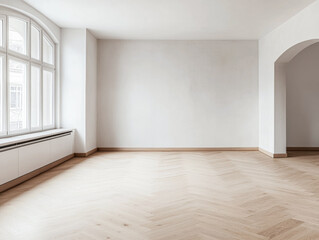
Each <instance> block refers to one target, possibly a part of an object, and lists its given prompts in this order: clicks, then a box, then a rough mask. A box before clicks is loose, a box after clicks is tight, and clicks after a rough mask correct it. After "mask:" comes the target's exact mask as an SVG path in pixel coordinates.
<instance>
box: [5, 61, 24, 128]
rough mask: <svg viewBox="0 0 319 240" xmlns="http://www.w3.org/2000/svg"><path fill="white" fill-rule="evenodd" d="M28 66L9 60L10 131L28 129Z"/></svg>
mask: <svg viewBox="0 0 319 240" xmlns="http://www.w3.org/2000/svg"><path fill="white" fill-rule="evenodd" d="M26 83H27V65H26V64H25V63H23V62H18V61H15V60H9V109H10V112H9V116H10V117H9V130H10V131H16V130H21V129H25V128H26V127H27V89H26V87H27V85H26Z"/></svg>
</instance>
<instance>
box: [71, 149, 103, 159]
mask: <svg viewBox="0 0 319 240" xmlns="http://www.w3.org/2000/svg"><path fill="white" fill-rule="evenodd" d="M97 151H98V149H97V148H94V149H92V150H91V151H88V152H86V153H74V156H75V157H88V156H90V155H92V154H93V153H96V152H97Z"/></svg>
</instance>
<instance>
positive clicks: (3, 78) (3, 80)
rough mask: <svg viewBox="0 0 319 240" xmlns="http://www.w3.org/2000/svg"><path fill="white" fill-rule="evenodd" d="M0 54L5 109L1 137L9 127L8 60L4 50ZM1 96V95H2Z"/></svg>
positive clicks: (3, 107) (3, 106) (3, 105)
mask: <svg viewBox="0 0 319 240" xmlns="http://www.w3.org/2000/svg"><path fill="white" fill-rule="evenodd" d="M0 56H1V57H2V58H3V61H2V89H1V90H2V93H1V95H2V106H1V107H2V109H3V115H2V128H3V129H2V131H0V137H3V136H5V135H7V132H8V128H7V111H6V109H7V77H6V73H7V71H6V69H7V61H6V58H7V56H6V54H4V53H3V52H0ZM0 97H1V96H0Z"/></svg>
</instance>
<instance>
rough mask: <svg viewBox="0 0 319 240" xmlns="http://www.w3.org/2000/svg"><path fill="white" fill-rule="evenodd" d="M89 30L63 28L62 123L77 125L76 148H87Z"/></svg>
mask: <svg viewBox="0 0 319 240" xmlns="http://www.w3.org/2000/svg"><path fill="white" fill-rule="evenodd" d="M85 84H86V30H85V29H62V31H61V103H62V104H61V127H62V128H70V129H75V139H74V146H75V148H74V151H75V152H76V153H84V152H86V122H85V113H86V112H85V104H86V97H85V96H86V90H85Z"/></svg>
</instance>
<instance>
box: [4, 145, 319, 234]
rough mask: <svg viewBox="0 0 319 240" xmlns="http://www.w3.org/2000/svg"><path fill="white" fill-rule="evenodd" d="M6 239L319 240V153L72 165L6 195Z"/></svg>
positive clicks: (136, 155) (122, 157)
mask: <svg viewBox="0 0 319 240" xmlns="http://www.w3.org/2000/svg"><path fill="white" fill-rule="evenodd" d="M0 239H5V240H20V239H23V240H29V239H30V240H47V239H62V240H69V239H86V240H87V239H112V240H206V239H210V240H224V239H225V240H270V239H272V240H305V239H319V153H315V152H313V153H309V152H308V153H304V152H292V153H290V157H289V158H287V159H276V160H273V159H271V158H269V157H267V156H265V155H264V154H262V153H259V152H244V151H238V152H236V151H234V152H206V151H205V152H98V153H95V154H94V155H92V156H90V157H87V158H74V159H72V160H70V161H68V162H65V163H63V164H62V165H60V166H58V167H56V168H54V169H52V170H50V171H48V172H46V173H44V174H41V175H39V176H37V177H35V178H33V179H31V180H29V181H27V182H25V183H23V184H21V185H19V186H17V187H15V188H13V189H10V190H8V191H6V192H4V193H2V194H0Z"/></svg>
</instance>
